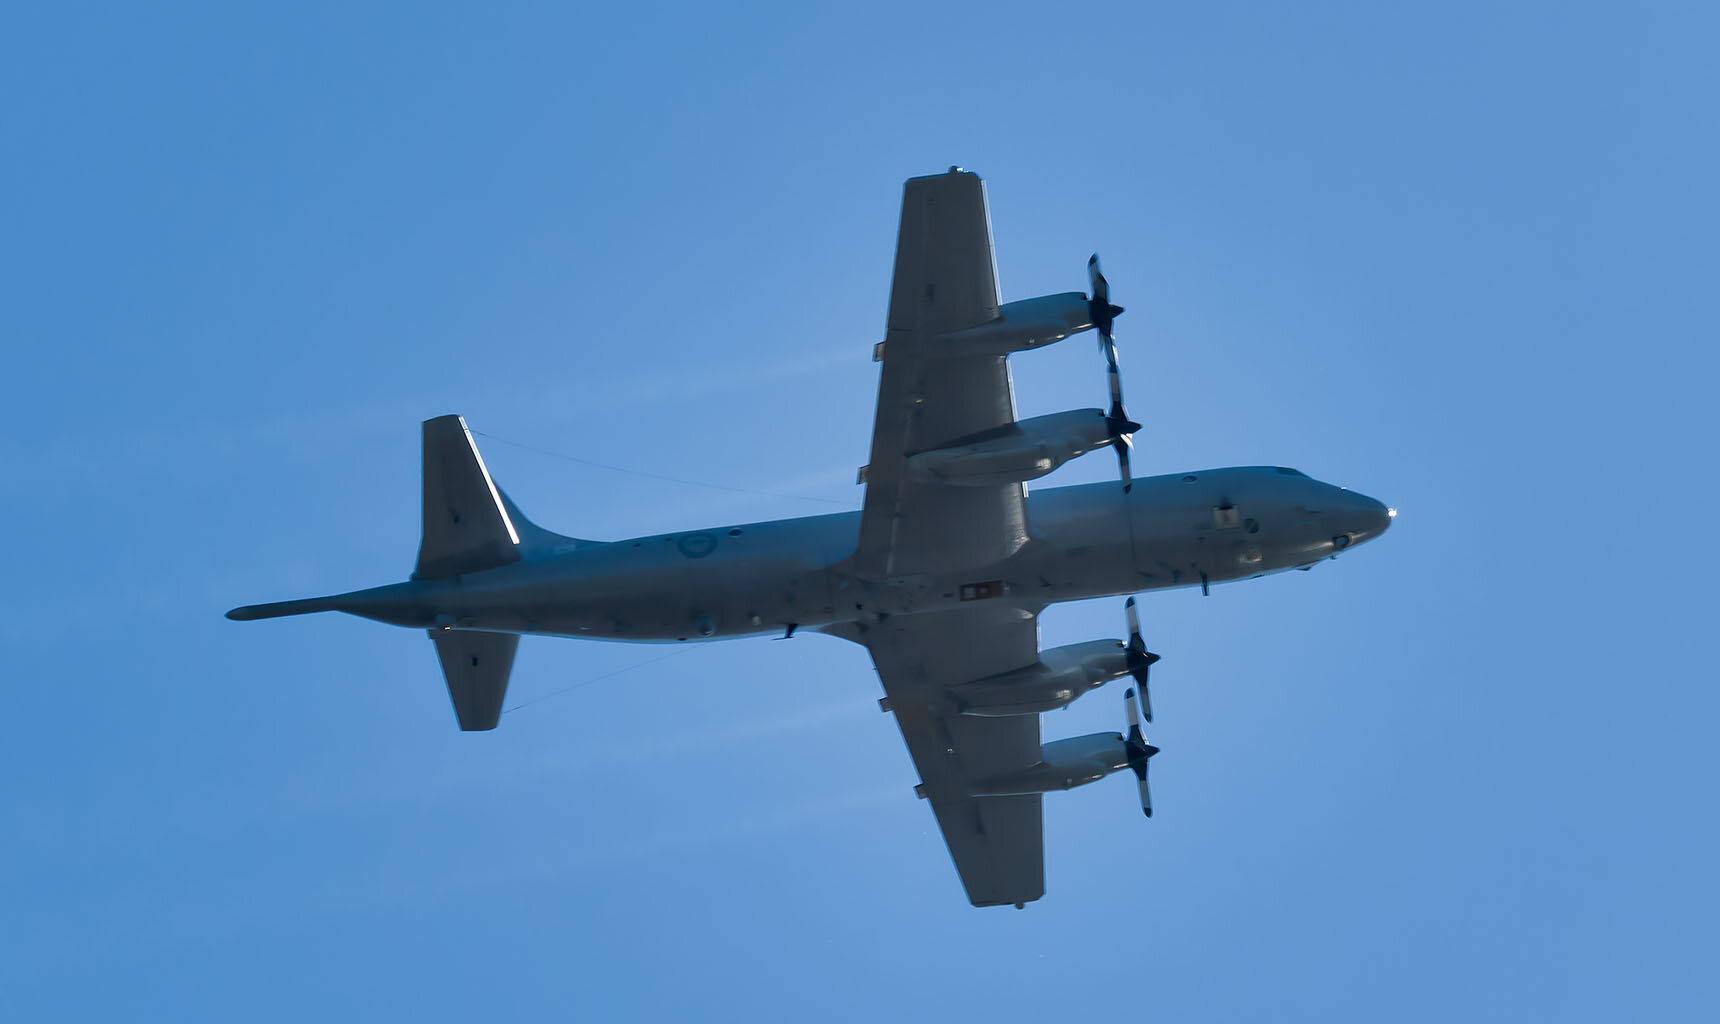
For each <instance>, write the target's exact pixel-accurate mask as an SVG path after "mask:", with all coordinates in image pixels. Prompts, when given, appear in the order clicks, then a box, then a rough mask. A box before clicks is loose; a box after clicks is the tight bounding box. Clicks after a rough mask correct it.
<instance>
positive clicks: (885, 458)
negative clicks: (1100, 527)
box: [854, 168, 1027, 579]
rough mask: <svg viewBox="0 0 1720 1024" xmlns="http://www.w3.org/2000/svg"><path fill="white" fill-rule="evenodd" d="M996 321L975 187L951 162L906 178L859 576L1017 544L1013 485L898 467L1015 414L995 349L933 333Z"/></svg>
mask: <svg viewBox="0 0 1720 1024" xmlns="http://www.w3.org/2000/svg"><path fill="white" fill-rule="evenodd" d="M997 317H998V292H997V270H996V267H995V265H994V263H993V261H992V247H991V218H990V215H989V214H988V213H987V210H986V200H985V185H984V183H982V182H981V181H980V179H979V176H978V175H976V174H970V173H968V172H965V171H960V170H957V169H955V168H951V170H950V172H949V173H948V174H939V175H933V176H930V177H925V178H912V179H909V181H908V183H907V185H906V186H905V188H904V191H903V195H902V225H901V230H900V232H899V233H898V235H897V237H896V272H895V278H894V282H893V283H892V285H891V289H890V319H889V322H888V324H887V330H886V332H885V336H884V344H883V347H882V355H881V361H882V363H883V373H882V375H881V377H880V381H879V385H878V415H877V419H876V420H875V421H874V425H873V428H872V460H871V462H870V463H869V464H868V465H867V467H866V470H865V479H866V501H865V504H864V505H863V506H862V509H861V515H860V547H859V551H858V552H857V553H856V556H855V560H854V565H855V569H856V572H857V573H858V575H860V576H861V577H864V578H869V579H883V578H886V577H890V576H905V575H910V574H917V573H937V572H943V571H949V570H955V569H962V568H968V567H972V566H977V565H987V564H990V563H993V562H998V561H1001V560H1003V559H1004V558H1007V557H1009V556H1010V555H1012V554H1014V553H1015V551H1016V549H1017V548H1019V547H1020V546H1021V545H1022V544H1023V543H1025V542H1026V539H1027V526H1026V513H1025V509H1024V506H1023V492H1022V489H1021V485H1020V484H1007V485H999V486H996V487H949V486H944V485H940V484H935V483H916V482H913V481H911V480H908V479H906V478H905V474H904V469H905V462H906V457H907V456H908V455H910V454H913V453H915V452H920V451H925V450H928V449H932V448H937V447H939V446H941V445H942V444H944V443H945V442H948V441H951V440H954V439H955V438H958V437H965V436H967V435H969V434H975V433H978V432H980V431H982V430H989V429H992V428H994V427H999V426H1003V425H1005V424H1009V423H1013V422H1015V396H1014V394H1013V393H1012V391H1011V388H1010V381H1009V366H1008V364H1007V363H1006V362H1005V360H1004V357H1003V356H999V355H961V356H951V355H940V354H939V351H938V344H939V342H938V339H939V336H940V335H943V334H947V333H949V332H951V331H958V330H962V329H965V328H969V327H975V326H978V325H980V324H983V323H988V322H990V321H992V320H995V319H997Z"/></svg>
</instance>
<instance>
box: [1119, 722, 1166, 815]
mask: <svg viewBox="0 0 1720 1024" xmlns="http://www.w3.org/2000/svg"><path fill="white" fill-rule="evenodd" d="M1123 706H1124V707H1126V708H1127V709H1128V712H1129V736H1128V738H1127V739H1125V740H1124V741H1123V753H1124V754H1125V755H1127V757H1128V759H1129V768H1130V770H1131V771H1133V772H1134V773H1135V779H1136V784H1137V785H1138V786H1140V788H1141V813H1142V814H1145V815H1146V816H1147V817H1149V818H1150V817H1152V816H1153V793H1152V790H1150V789H1148V788H1147V762H1148V761H1150V760H1152V757H1153V755H1154V754H1156V753H1158V752H1159V748H1158V747H1155V746H1153V745H1152V744H1151V743H1148V742H1147V740H1146V737H1144V736H1142V735H1141V718H1140V715H1139V714H1137V713H1136V711H1135V691H1134V690H1128V691H1126V692H1124V694H1123Z"/></svg>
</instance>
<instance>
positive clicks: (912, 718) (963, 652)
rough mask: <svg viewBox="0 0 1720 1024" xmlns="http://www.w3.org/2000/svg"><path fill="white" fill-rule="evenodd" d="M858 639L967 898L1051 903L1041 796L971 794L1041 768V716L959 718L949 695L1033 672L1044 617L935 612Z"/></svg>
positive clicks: (983, 902) (1015, 612)
mask: <svg viewBox="0 0 1720 1024" xmlns="http://www.w3.org/2000/svg"><path fill="white" fill-rule="evenodd" d="M857 639H859V641H860V642H861V643H863V644H865V645H866V647H867V649H868V650H869V651H870V652H871V654H872V663H873V665H875V666H876V667H877V669H878V678H879V679H880V680H882V682H883V684H884V693H885V694H886V696H887V698H888V700H889V706H890V709H891V710H892V711H894V712H895V715H896V724H897V725H898V726H900V727H901V729H902V739H903V740H904V741H906V743H907V745H908V753H909V755H911V756H912V757H913V759H914V767H915V768H917V769H918V770H919V773H920V782H921V789H920V792H921V793H922V794H924V795H925V797H926V799H927V800H929V801H930V802H931V805H932V813H933V814H935V815H936V816H937V819H938V828H939V829H941V830H942V831H943V834H944V842H945V843H946V844H947V845H948V846H949V848H950V857H951V858H952V859H953V860H954V861H955V864H956V871H957V872H958V873H959V874H960V875H961V878H962V885H963V886H965V887H966V888H967V895H968V900H969V901H970V902H972V903H973V904H974V906H978V907H989V906H999V905H1005V904H1011V903H1026V902H1029V901H1031V900H1036V899H1038V898H1039V897H1041V896H1043V895H1045V843H1044V831H1043V827H1042V826H1043V822H1042V819H1041V816H1040V800H1041V797H1040V795H1039V794H1037V793H1036V794H1034V795H1032V796H985V797H972V796H967V795H966V793H967V791H968V788H969V785H970V784H971V783H972V782H975V781H978V780H981V779H986V778H989V777H993V776H998V775H1004V774H1009V773H1013V772H1017V771H1021V770H1022V769H1025V768H1028V767H1030V766H1032V765H1034V764H1037V763H1038V762H1039V760H1040V748H1039V716H1038V715H1012V716H1010V717H1007V718H976V717H973V716H970V715H962V714H958V713H956V712H955V711H954V710H953V705H952V702H951V700H950V698H949V695H948V690H947V688H948V687H949V686H951V685H953V684H957V683H964V682H967V681H969V680H972V679H980V678H983V677H985V676H989V675H995V674H997V673H1000V672H1007V671H1009V670H1011V669H1017V668H1021V667H1022V666H1024V665H1029V664H1032V663H1033V662H1034V661H1035V660H1037V659H1038V657H1039V626H1038V620H1037V618H1036V617H1035V616H1034V615H1033V613H1031V612H1028V611H1024V610H1022V609H1019V608H1007V607H987V608H971V609H970V608H963V609H959V610H956V611H948V612H928V613H923V614H919V615H910V616H897V617H893V618H891V619H889V620H887V621H886V622H884V623H882V624H880V625H876V626H872V627H870V628H868V629H867V630H866V632H865V633H864V634H863V635H861V636H859V637H857Z"/></svg>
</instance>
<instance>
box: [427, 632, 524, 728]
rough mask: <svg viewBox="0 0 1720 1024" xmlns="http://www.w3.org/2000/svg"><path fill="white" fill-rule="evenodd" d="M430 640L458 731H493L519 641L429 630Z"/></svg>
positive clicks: (504, 635)
mask: <svg viewBox="0 0 1720 1024" xmlns="http://www.w3.org/2000/svg"><path fill="white" fill-rule="evenodd" d="M430 639H431V641H432V642H434V643H435V644H436V657H438V658H440V659H442V674H443V675H444V676H446V677H447V679H448V696H449V697H450V698H452V699H453V701H454V716H455V717H456V718H458V719H459V720H460V728H461V729H462V730H464V731H466V732H482V731H484V730H486V729H494V728H495V727H496V722H497V721H499V720H500V719H501V717H502V700H503V699H504V698H506V697H507V695H508V675H509V674H510V673H511V672H513V670H514V652H515V651H517V650H518V649H519V646H520V638H519V637H518V636H517V635H516V634H513V633H485V632H480V631H478V630H468V629H432V630H430Z"/></svg>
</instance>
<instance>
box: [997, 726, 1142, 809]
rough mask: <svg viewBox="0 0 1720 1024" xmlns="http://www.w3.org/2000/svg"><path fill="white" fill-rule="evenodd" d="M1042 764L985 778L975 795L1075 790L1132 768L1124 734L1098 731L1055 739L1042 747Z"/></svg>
mask: <svg viewBox="0 0 1720 1024" xmlns="http://www.w3.org/2000/svg"><path fill="white" fill-rule="evenodd" d="M1039 751H1040V753H1039V763H1038V764H1036V765H1034V766H1033V767H1031V768H1028V769H1026V770H1024V771H1019V772H1013V773H1011V774H1009V775H1002V776H998V777H996V778H991V779H982V780H980V781H978V782H976V783H975V784H974V785H973V786H971V787H970V788H969V790H968V793H969V794H970V795H972V796H1022V795H1025V794H1030V793H1051V792H1055V791H1057V790H1060V789H1074V788H1075V787H1076V786H1085V785H1086V784H1087V783H1089V782H1097V781H1098V780H1100V779H1102V778H1104V777H1105V776H1107V775H1109V774H1111V773H1112V772H1114V771H1116V770H1117V769H1119V768H1127V767H1128V766H1129V753H1128V748H1127V746H1126V745H1125V743H1124V740H1123V735H1122V733H1115V732H1095V733H1088V734H1087V735H1085V736H1072V737H1070V738H1069V739H1066V740H1056V741H1054V742H1051V743H1047V744H1045V745H1043V746H1041V747H1040V748H1039Z"/></svg>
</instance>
